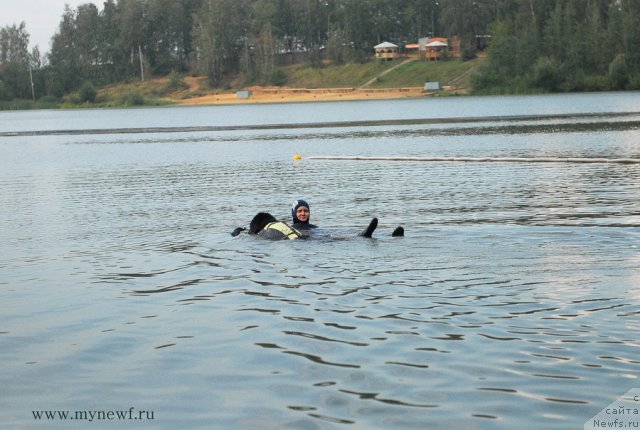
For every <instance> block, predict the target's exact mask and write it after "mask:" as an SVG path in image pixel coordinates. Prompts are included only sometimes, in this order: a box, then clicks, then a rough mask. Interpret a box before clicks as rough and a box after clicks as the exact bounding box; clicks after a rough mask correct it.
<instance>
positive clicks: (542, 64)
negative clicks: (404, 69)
mask: <svg viewBox="0 0 640 430" xmlns="http://www.w3.org/2000/svg"><path fill="white" fill-rule="evenodd" d="M454 35H455V36H458V37H460V40H461V43H462V48H463V51H464V52H465V56H464V57H465V58H470V57H472V56H473V52H474V50H475V49H476V48H477V36H478V35H483V36H486V35H490V36H491V38H490V41H491V42H490V46H489V50H488V51H489V58H488V60H487V61H485V63H484V64H483V66H482V67H481V69H480V70H479V71H478V73H477V74H476V75H475V76H474V79H473V86H474V90H476V91H479V92H482V91H486V92H496V91H504V92H518V91H531V90H535V89H538V90H543V91H581V90H607V89H638V88H640V1H637V0H393V1H390V0H106V1H105V2H104V5H103V8H102V9H99V8H98V7H96V6H95V5H94V4H92V3H87V4H83V5H81V6H78V7H77V8H76V9H71V8H69V7H66V9H65V10H64V11H63V13H62V16H61V20H60V23H59V26H58V30H57V32H56V33H55V34H54V35H52V36H53V37H52V39H51V46H50V47H47V49H50V51H49V52H48V53H47V54H46V55H42V54H41V52H40V48H39V47H35V48H33V49H32V50H31V51H29V34H28V31H27V29H26V28H25V25H24V23H22V24H14V25H12V26H8V27H5V28H2V29H0V100H7V99H11V98H24V99H31V98H32V97H33V98H41V97H45V96H46V97H49V98H59V97H61V96H62V95H63V94H65V93H68V92H70V91H73V90H77V89H78V88H79V87H80V85H82V84H83V83H86V82H91V83H92V84H93V85H96V86H99V85H104V84H108V83H113V82H120V81H131V80H135V79H140V77H141V75H142V74H143V73H144V74H145V75H147V76H152V75H166V74H168V73H170V72H177V73H192V74H201V75H205V76H207V77H208V78H209V80H210V82H211V83H212V85H214V86H216V85H221V84H222V83H223V82H224V79H225V78H226V77H228V76H231V75H233V76H241V77H243V80H244V82H247V83H251V82H276V83H278V81H280V80H281V76H279V73H278V72H280V69H279V68H278V65H279V57H280V56H282V55H283V54H285V53H294V52H296V53H303V57H304V58H305V61H306V62H307V63H308V64H309V65H312V66H315V67H321V66H322V64H323V60H328V61H330V62H332V63H343V62H351V61H365V60H367V59H368V58H369V57H370V55H371V53H372V47H373V46H374V45H375V44H377V43H379V42H381V41H384V40H386V41H390V42H394V43H396V44H398V45H400V46H402V45H404V44H405V43H412V42H413V43H415V42H416V41H417V40H418V38H420V37H426V36H441V37H451V36H454Z"/></svg>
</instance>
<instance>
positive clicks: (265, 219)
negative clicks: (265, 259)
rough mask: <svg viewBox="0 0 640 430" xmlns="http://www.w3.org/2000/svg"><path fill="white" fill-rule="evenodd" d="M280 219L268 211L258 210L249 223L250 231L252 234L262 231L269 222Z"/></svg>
mask: <svg viewBox="0 0 640 430" xmlns="http://www.w3.org/2000/svg"><path fill="white" fill-rule="evenodd" d="M276 221H278V220H277V219H275V217H274V216H273V215H271V214H270V213H268V212H258V213H257V214H256V216H254V217H253V219H252V220H251V222H250V223H249V232H250V233H252V234H258V233H260V232H261V231H262V230H263V229H264V228H265V227H266V226H267V224H269V223H272V222H276Z"/></svg>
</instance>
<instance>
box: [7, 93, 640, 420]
mask: <svg viewBox="0 0 640 430" xmlns="http://www.w3.org/2000/svg"><path fill="white" fill-rule="evenodd" d="M399 103H402V102H399ZM414 103H415V102H410V105H411V106H414ZM447 103H449V102H447ZM402 106H406V105H402ZM244 108H246V109H250V108H248V107H244ZM234 109H235V108H234ZM160 112H163V111H160ZM83 115H84V113H83ZM595 122H596V125H594V126H591V125H589V126H588V127H587V126H583V125H575V126H574V125H572V124H569V123H567V124H564V125H562V126H561V127H560V128H559V129H557V130H554V132H549V129H548V127H549V124H547V123H545V124H541V125H539V126H538V125H534V124H529V125H526V126H525V127H524V128H522V125H521V124H516V123H510V122H508V121H507V123H504V124H501V125H499V126H498V127H499V128H498V129H493V132H487V133H484V132H482V130H485V129H486V128H485V126H482V127H481V128H476V127H475V126H469V127H468V128H467V126H464V127H461V126H460V125H459V124H458V125H438V126H433V125H402V126H385V127H382V128H380V129H378V130H366V129H365V128H363V127H354V128H350V127H343V128H327V129H322V130H318V129H304V128H302V129H296V130H270V131H269V130H266V131H265V130H254V131H251V130H244V131H239V130H236V131H224V132H197V133H177V134H169V135H168V134H143V135H133V134H132V135H92V136H83V135H78V136H40V137H29V136H21V137H20V136H18V137H12V138H9V137H3V138H1V139H2V140H0V160H1V161H0V163H1V165H2V169H0V189H1V190H2V192H1V193H0V208H1V209H0V240H2V242H3V244H4V246H3V247H2V251H1V252H2V254H1V258H0V274H1V275H2V276H0V303H2V305H1V306H2V312H1V315H2V317H1V318H0V348H2V351H3V363H4V371H2V372H0V384H2V386H3V387H4V391H5V393H6V395H5V396H3V397H1V398H0V409H1V410H2V415H3V421H4V422H6V423H8V425H9V428H40V427H41V426H42V425H44V424H43V423H38V422H36V421H35V420H34V419H33V417H32V414H31V411H32V410H34V409H51V410H104V409H107V410H113V409H116V410H125V409H127V410H128V409H129V408H130V407H135V408H136V409H138V410H153V411H154V412H155V414H154V415H155V419H154V422H153V427H154V428H167V429H169V428H176V427H185V426H186V427H188V428H225V429H247V428H260V429H269V428H273V429H276V428H277V429H280V428H295V429H306V428H309V429H314V428H327V429H328V428H340V427H344V428H363V429H370V428H399V429H400V428H402V429H405V428H406V429H409V428H419V429H423V428H487V429H489V428H536V429H546V428H548V429H560V428H566V429H569V428H572V429H573V428H580V427H582V425H583V424H584V422H585V421H586V420H587V419H589V418H590V417H591V416H593V415H595V414H596V413H597V412H599V411H600V410H601V409H602V408H603V407H605V406H606V405H608V404H609V403H611V402H612V401H613V400H615V399H616V398H617V397H619V396H620V395H622V394H623V393H625V392H627V391H628V390H629V389H630V388H634V387H636V386H637V384H638V382H637V373H638V367H639V365H640V360H639V359H638V347H639V346H640V344H639V343H638V341H637V339H636V338H637V336H636V335H635V333H637V331H638V329H639V328H640V326H639V324H638V314H639V313H640V306H639V303H640V296H639V295H638V293H637V292H636V286H637V285H638V282H639V281H640V271H639V269H638V268H639V267H640V253H639V252H638V238H639V236H640V229H639V227H640V204H639V203H640V202H639V198H638V196H640V171H639V170H638V167H637V166H634V165H607V164H594V165H578V164H563V163H561V164H553V165H549V164H510V163H500V164H486V163H485V164H483V163H420V162H397V163H388V162H384V161H371V162H358V161H319V160H318V161H312V160H308V159H306V155H311V154H319V155H321V154H335V155H397V156H401V155H415V156H466V157H476V156H494V157H496V156H498V157H499V156H527V157H535V156H558V157H561V156H565V157H566V156H572V157H638V156H640V153H639V149H640V148H639V143H638V142H640V139H638V137H639V136H638V129H637V125H634V123H633V122H629V123H628V124H626V125H625V126H624V127H623V126H620V127H619V128H617V127H613V128H612V127H609V125H606V124H605V122H606V121H600V122H598V121H595ZM490 127H493V125H490ZM461 130H464V131H461ZM296 152H301V153H303V160H302V161H301V162H296V161H293V160H292V155H293V154H294V153H296ZM297 197H305V198H306V199H308V200H309V201H310V202H311V205H312V222H314V223H317V224H319V225H320V226H321V235H322V237H323V239H322V240H309V241H294V242H290V243H285V242H266V241H259V240H256V239H255V238H253V237H250V236H247V235H241V236H239V237H237V238H233V237H231V236H230V235H229V233H230V232H231V230H233V228H234V227H237V226H239V225H246V224H247V223H248V221H249V220H250V218H251V217H252V216H253V214H254V213H255V212H257V211H259V210H268V211H270V212H272V213H274V215H276V216H278V217H280V218H283V219H286V218H287V216H288V211H289V208H288V204H289V202H290V201H292V200H293V199H294V198H297ZM372 216H377V217H378V218H379V219H380V226H379V227H378V230H377V231H376V233H375V235H374V239H364V238H358V237H355V234H356V233H357V232H358V231H360V230H361V229H362V228H363V227H364V226H365V225H366V224H367V222H368V221H369V219H370V218H371V217H372ZM396 225H404V227H405V229H406V236H405V237H402V238H394V237H391V234H390V233H391V231H392V229H393V228H394V227H395V226H396ZM332 237H333V238H341V239H343V240H331V238H332ZM4 417H6V419H5V418H4ZM187 423H188V424H187ZM58 424H61V425H63V426H65V425H66V424H68V423H64V424H63V423H58ZM94 424H95V425H97V426H101V425H105V426H107V425H108V426H112V425H113V424H114V423H112V422H108V423H105V422H102V423H98V422H94V423H92V425H94ZM80 427H82V426H80Z"/></svg>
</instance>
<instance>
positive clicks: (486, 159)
mask: <svg viewBox="0 0 640 430" xmlns="http://www.w3.org/2000/svg"><path fill="white" fill-rule="evenodd" d="M307 158H308V159H309V160H357V161H431V162H443V161H449V162H467V163H586V164H595V163H613V164H640V158H595V157H378V156H359V155H355V156H354V155H315V156H311V157H307Z"/></svg>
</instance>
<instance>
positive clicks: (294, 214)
mask: <svg viewBox="0 0 640 430" xmlns="http://www.w3.org/2000/svg"><path fill="white" fill-rule="evenodd" d="M310 217H311V210H310V209H309V203H307V202H305V201H304V200H302V199H298V200H296V201H294V202H293V205H292V206H291V218H292V219H293V223H294V224H309V218H310Z"/></svg>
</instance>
